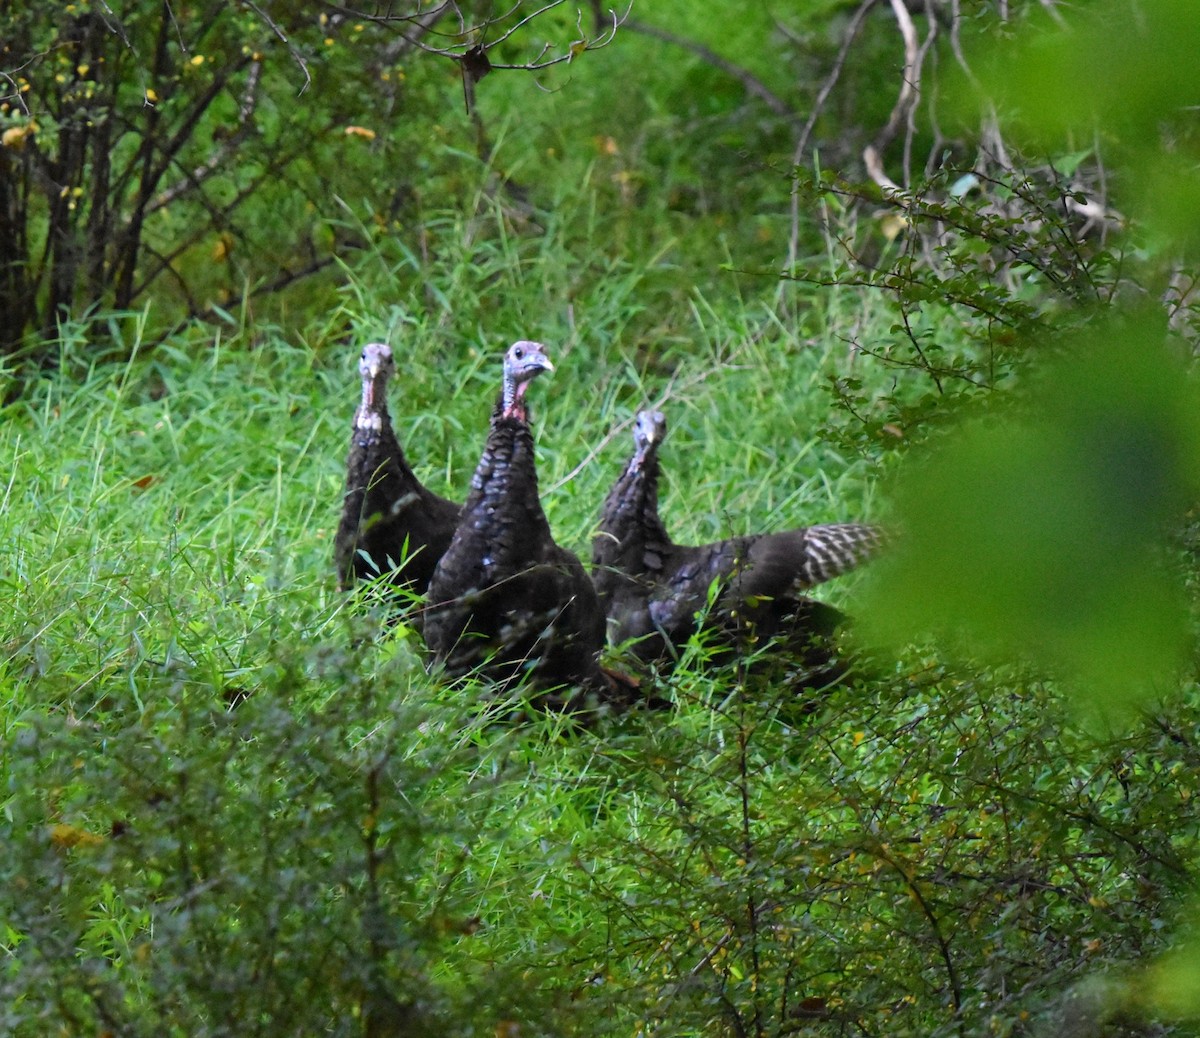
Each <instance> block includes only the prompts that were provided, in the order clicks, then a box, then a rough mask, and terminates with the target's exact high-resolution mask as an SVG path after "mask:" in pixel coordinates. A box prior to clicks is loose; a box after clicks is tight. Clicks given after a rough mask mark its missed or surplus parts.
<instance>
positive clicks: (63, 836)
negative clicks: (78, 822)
mask: <svg viewBox="0 0 1200 1038" xmlns="http://www.w3.org/2000/svg"><path fill="white" fill-rule="evenodd" d="M50 842H51V843H52V844H54V846H55V847H57V848H58V849H59V850H67V849H69V848H71V847H99V846H100V845H101V844H102V843H103V842H104V837H103V836H97V835H96V834H95V833H89V832H88V831H87V830H86V829H80V828H79V827H78V826H74V825H67V824H66V823H65V822H58V823H56V824H55V825H52V826H50Z"/></svg>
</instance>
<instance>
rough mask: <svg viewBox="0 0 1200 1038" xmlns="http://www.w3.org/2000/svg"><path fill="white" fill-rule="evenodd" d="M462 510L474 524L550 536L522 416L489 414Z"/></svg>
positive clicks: (529, 436)
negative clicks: (490, 419) (485, 434)
mask: <svg viewBox="0 0 1200 1038" xmlns="http://www.w3.org/2000/svg"><path fill="white" fill-rule="evenodd" d="M502 406H503V405H502ZM522 414H524V408H523V407H522ZM463 514H464V521H465V517H466V516H467V515H470V516H472V517H475V522H476V523H477V524H492V523H503V524H506V525H512V526H513V532H514V533H517V534H519V537H520V538H521V539H524V540H526V541H528V540H529V539H530V538H531V537H532V536H533V535H535V534H536V536H537V537H543V536H544V537H545V538H546V539H549V537H550V524H549V522H548V521H547V520H546V513H545V512H543V511H542V506H541V503H540V501H539V500H538V478H537V466H536V463H535V459H534V448H533V433H532V431H531V430H530V428H529V423H528V422H527V421H525V420H524V418H523V417H516V416H514V415H513V414H510V413H507V411H501V412H500V413H497V414H494V415H493V416H492V427H491V430H490V431H489V433H488V438H487V443H486V444H485V445H484V449H483V456H482V457H481V458H480V459H479V466H478V468H476V469H475V475H474V476H473V477H472V478H471V496H470V498H469V499H468V500H467V503H466V504H465V505H464V506H463ZM497 561H498V560H497Z"/></svg>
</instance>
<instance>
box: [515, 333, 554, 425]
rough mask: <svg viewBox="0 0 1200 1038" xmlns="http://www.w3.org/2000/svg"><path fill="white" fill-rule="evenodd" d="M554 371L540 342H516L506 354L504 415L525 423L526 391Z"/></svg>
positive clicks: (522, 340)
mask: <svg viewBox="0 0 1200 1038" xmlns="http://www.w3.org/2000/svg"><path fill="white" fill-rule="evenodd" d="M553 370H554V365H553V364H551V363H550V358H549V357H547V356H546V347H545V346H543V345H542V344H541V343H540V342H530V341H529V340H528V339H521V340H520V341H519V342H514V343H513V344H512V345H511V346H510V347H509V348H508V352H507V353H505V354H504V415H505V416H506V417H511V418H520V419H521V420H522V421H525V420H526V419H527V414H526V411H525V390H526V389H528V388H529V383H530V382H532V381H533V380H534V379H535V378H536V377H537V376H538V375H540V374H541V373H542V372H543V371H553Z"/></svg>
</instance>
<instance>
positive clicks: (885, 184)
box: [863, 0, 922, 193]
mask: <svg viewBox="0 0 1200 1038" xmlns="http://www.w3.org/2000/svg"><path fill="white" fill-rule="evenodd" d="M890 2H891V6H892V13H893V14H894V15H895V16H896V24H897V25H898V26H899V27H900V36H901V38H902V39H903V40H904V72H903V73H902V78H901V81H900V93H899V95H898V96H897V97H896V103H895V105H893V106H892V114H891V115H890V116H888V121H887V122H886V123H885V124H884V127H883V129H882V130H880V131H879V133H878V134H876V136H875V140H873V141H872V142H871V143H870V144H868V145H867V146H866V147H865V148H864V149H863V164H864V165H865V166H866V169H867V176H869V177H870V178H871V179H872V180H873V181H875V183H876V184H878V185H879V186H880V187H881V188H883V189H884V191H885V192H888V193H892V192H900V191H901V187H900V185H899V184H897V183H896V182H895V181H894V180H892V179H891V178H890V177H889V176H888V175H887V174H886V173H885V172H884V169H883V158H882V155H883V151H884V149H885V148H886V147H887V146H888V145H889V144H890V143H891V142H892V140H893V139H894V138H895V136H896V132H897V131H898V130H899V129H900V126H901V124H903V123H904V122H905V120H907V119H908V115H909V112H910V111H911V110H912V108H913V107H914V106H915V105H916V103H917V101H918V100H919V99H920V82H921V57H922V50H921V46H920V43H919V42H918V40H917V28H916V26H915V25H914V24H913V20H912V15H911V14H909V11H908V8H907V7H906V6H905V3H904V0H890Z"/></svg>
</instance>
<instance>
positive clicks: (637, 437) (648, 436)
mask: <svg viewBox="0 0 1200 1038" xmlns="http://www.w3.org/2000/svg"><path fill="white" fill-rule="evenodd" d="M666 435H667V416H666V415H664V414H663V413H662V412H661V411H639V412H638V413H637V417H636V418H635V419H634V420H633V445H634V446H635V447H636V448H637V453H638V455H639V456H640V457H642V458H644V457H646V455H647V454H649V453H651V452H652V451H653V449H654V448H655V447H657V446H658V445H659V444H660V443H662V441H663V438H664V437H665V436H666Z"/></svg>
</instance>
